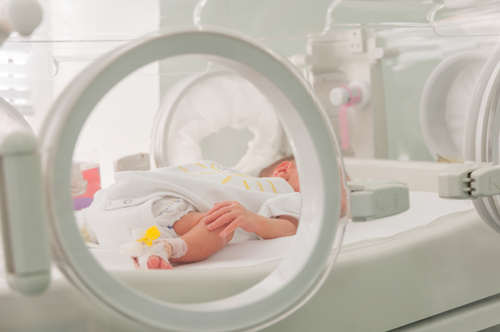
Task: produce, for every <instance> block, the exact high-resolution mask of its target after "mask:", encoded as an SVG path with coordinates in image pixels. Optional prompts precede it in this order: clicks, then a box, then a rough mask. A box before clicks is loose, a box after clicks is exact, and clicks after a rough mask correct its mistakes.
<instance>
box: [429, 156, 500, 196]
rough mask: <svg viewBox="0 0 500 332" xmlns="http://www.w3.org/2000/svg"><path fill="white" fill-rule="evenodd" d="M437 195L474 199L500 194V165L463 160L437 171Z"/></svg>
mask: <svg viewBox="0 0 500 332" xmlns="http://www.w3.org/2000/svg"><path fill="white" fill-rule="evenodd" d="M438 176H439V197H442V198H452V199H475V198H477V197H485V196H494V195H500V166H498V165H490V164H487V163H476V162H464V163H463V164H457V165H453V166H450V167H447V168H445V169H444V170H442V171H441V172H440V173H439V175H438Z"/></svg>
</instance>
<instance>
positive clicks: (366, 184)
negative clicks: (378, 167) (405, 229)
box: [347, 179, 410, 221]
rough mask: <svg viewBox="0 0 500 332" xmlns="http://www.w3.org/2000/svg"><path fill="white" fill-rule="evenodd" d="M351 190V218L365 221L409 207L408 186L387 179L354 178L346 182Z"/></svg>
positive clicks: (390, 214)
mask: <svg viewBox="0 0 500 332" xmlns="http://www.w3.org/2000/svg"><path fill="white" fill-rule="evenodd" d="M347 186H348V187H349V189H350V190H351V193H350V203H351V218H352V220H353V221H367V220H373V219H378V218H383V217H388V216H392V215H395V214H398V213H401V212H403V211H406V210H408V209H409V207H410V198H409V191H408V186H407V185H406V184H404V183H401V182H398V181H395V180H387V179H355V180H353V181H350V182H347Z"/></svg>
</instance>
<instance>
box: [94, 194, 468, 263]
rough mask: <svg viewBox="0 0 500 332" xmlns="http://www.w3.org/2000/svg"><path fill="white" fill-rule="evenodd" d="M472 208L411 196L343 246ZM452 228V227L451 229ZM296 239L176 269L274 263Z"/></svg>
mask: <svg viewBox="0 0 500 332" xmlns="http://www.w3.org/2000/svg"><path fill="white" fill-rule="evenodd" d="M472 208H473V206H472V204H471V203H470V202H464V201H454V200H444V199H441V198H439V197H438V195H437V194H436V193H430V192H410V209H409V210H407V211H405V212H403V213H400V214H398V215H395V216H391V217H387V218H382V219H377V220H371V221H367V222H351V223H349V224H348V225H347V228H346V232H345V235H344V241H343V243H342V246H343V247H352V246H357V245H362V244H364V243H367V242H368V241H371V242H370V243H382V242H384V241H385V240H387V239H390V238H393V237H395V236H402V235H403V234H404V233H407V232H417V231H418V228H420V227H423V226H426V225H429V224H431V223H432V222H433V221H435V220H436V219H438V218H439V217H442V216H445V215H448V214H451V213H454V212H458V211H466V210H471V209H472ZM301 222H305V221H301ZM452 226H453V225H452V224H450V227H452ZM293 239H294V237H293V236H291V237H285V238H279V239H273V240H261V241H247V242H239V243H230V244H228V245H226V246H225V247H224V248H222V249H221V250H220V251H218V252H216V253H215V254H214V255H212V256H211V257H209V258H207V259H206V260H204V261H201V262H197V263H191V264H184V265H179V266H177V267H175V269H217V268H236V267H247V266H254V265H259V264H265V263H268V262H275V261H277V260H279V259H281V258H283V257H284V256H285V255H286V253H287V251H288V248H289V247H290V245H291V244H292V241H293ZM91 252H92V253H93V254H94V257H96V259H97V260H98V261H99V262H101V263H102V264H103V266H105V267H106V268H107V269H132V268H133V264H131V262H129V263H125V264H123V265H119V264H118V263H117V260H116V259H114V258H113V257H114V256H116V255H118V256H119V255H120V254H118V253H109V252H107V253H105V251H104V250H103V251H101V250H91ZM127 258H128V257H127Z"/></svg>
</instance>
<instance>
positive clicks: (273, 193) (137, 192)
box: [84, 161, 301, 248]
mask: <svg viewBox="0 0 500 332" xmlns="http://www.w3.org/2000/svg"><path fill="white" fill-rule="evenodd" d="M115 180H116V183H115V184H114V185H112V186H111V187H109V188H106V189H103V190H101V191H99V192H97V193H96V195H95V197H94V202H93V203H92V205H91V206H90V207H89V208H88V209H86V210H84V213H85V215H86V224H87V232H88V234H89V236H90V239H91V241H92V242H94V243H99V244H101V245H104V246H107V247H113V248H119V247H120V246H121V245H123V244H125V243H128V242H130V241H133V240H134V239H133V237H132V231H133V230H134V229H137V228H145V229H148V228H149V227H151V226H156V227H158V229H159V230H160V232H161V236H160V238H170V237H171V236H170V235H169V234H168V233H167V232H166V231H165V230H162V228H161V227H159V225H158V223H157V222H156V220H155V216H154V215H153V213H152V208H151V206H152V204H153V203H154V202H155V201H156V200H158V199H160V198H162V197H165V196H174V197H179V198H183V199H184V200H185V201H187V202H189V203H190V204H191V205H193V206H194V207H195V208H196V210H197V211H199V212H208V211H209V210H210V209H211V208H212V207H213V206H214V204H215V203H218V202H224V201H233V200H234V201H238V202H240V203H241V204H242V205H243V206H244V207H245V208H246V209H248V210H249V211H252V212H254V213H259V214H261V215H264V216H265V217H277V216H280V215H286V216H291V217H293V218H296V219H299V217H300V209H301V197H300V193H296V192H294V190H293V188H292V187H291V186H290V185H289V184H288V183H287V182H286V181H285V180H283V179H281V178H254V177H251V176H248V175H245V174H242V173H239V172H237V171H234V170H232V169H229V168H225V167H222V166H221V165H219V164H217V163H214V162H211V161H200V162H198V163H193V164H187V165H181V166H172V167H165V168H160V169H156V170H153V171H146V172H119V173H117V174H116V175H115Z"/></svg>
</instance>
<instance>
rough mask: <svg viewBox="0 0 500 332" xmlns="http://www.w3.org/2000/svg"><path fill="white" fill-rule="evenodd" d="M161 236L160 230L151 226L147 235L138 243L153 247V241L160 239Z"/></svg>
mask: <svg viewBox="0 0 500 332" xmlns="http://www.w3.org/2000/svg"><path fill="white" fill-rule="evenodd" d="M160 235H161V233H160V230H159V229H158V227H156V226H151V227H149V228H148V229H147V231H146V235H144V237H143V238H140V239H138V240H137V242H144V244H145V245H147V246H149V247H151V246H152V245H153V241H154V240H156V239H157V238H159V237H160Z"/></svg>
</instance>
